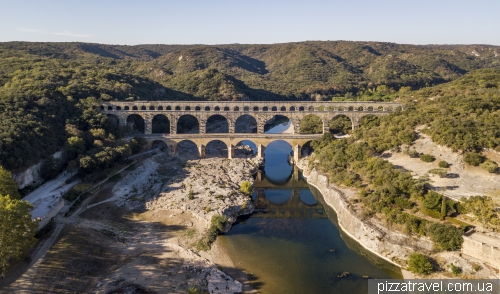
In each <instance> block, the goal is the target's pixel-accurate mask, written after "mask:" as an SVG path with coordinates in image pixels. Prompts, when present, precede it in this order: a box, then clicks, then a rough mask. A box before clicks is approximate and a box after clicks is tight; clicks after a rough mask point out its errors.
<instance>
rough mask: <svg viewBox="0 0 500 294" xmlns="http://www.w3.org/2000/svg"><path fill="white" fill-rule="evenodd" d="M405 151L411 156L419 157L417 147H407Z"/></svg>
mask: <svg viewBox="0 0 500 294" xmlns="http://www.w3.org/2000/svg"><path fill="white" fill-rule="evenodd" d="M403 153H405V154H408V156H410V157H411V158H417V157H418V152H417V150H415V149H407V150H405V151H404V152H403Z"/></svg>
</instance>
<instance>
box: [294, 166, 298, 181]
mask: <svg viewBox="0 0 500 294" xmlns="http://www.w3.org/2000/svg"><path fill="white" fill-rule="evenodd" d="M293 179H294V180H295V181H298V180H299V168H298V167H297V165H295V164H294V165H293Z"/></svg>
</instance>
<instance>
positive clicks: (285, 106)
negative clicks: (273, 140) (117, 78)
mask: <svg viewBox="0 0 500 294" xmlns="http://www.w3.org/2000/svg"><path fill="white" fill-rule="evenodd" d="M398 108H399V109H403V105H402V104H401V103H395V102H314V101H293V102H290V101H266V102H256V101H225V102H223V101H220V102H207V101H184V102H183V101H147V102H145V101H137V102H116V101H113V102H103V103H102V104H101V106H100V109H101V112H102V113H105V114H107V115H114V116H115V117H116V118H117V119H118V122H119V124H120V125H121V126H126V125H127V122H128V123H130V121H131V116H132V115H134V116H136V117H140V118H141V119H142V120H143V121H144V133H145V134H151V133H153V129H154V122H155V118H156V117H158V116H163V117H164V118H166V119H167V120H168V122H169V125H170V128H169V130H167V131H162V132H161V133H170V134H177V130H178V128H179V126H178V123H179V121H180V120H181V119H182V118H183V117H185V116H192V117H194V118H195V119H196V120H197V121H198V123H199V133H201V134H204V133H205V132H206V126H207V121H208V119H209V118H210V117H212V116H214V115H220V116H223V117H224V118H225V119H226V120H227V123H228V127H229V133H235V125H236V124H237V123H238V120H239V119H240V118H241V117H242V116H251V117H252V118H254V119H255V120H256V123H257V133H258V134H263V133H264V125H265V124H266V122H268V121H269V120H271V119H272V118H273V117H274V116H276V115H282V116H285V117H287V118H289V119H290V120H291V121H292V124H293V131H294V134H299V133H300V121H301V120H302V119H303V118H304V117H306V116H308V115H316V116H318V117H319V118H321V120H322V122H323V132H328V130H329V122H330V120H331V119H332V118H333V117H335V116H337V115H345V116H346V117H348V118H349V119H350V120H351V123H352V128H353V129H355V128H356V127H357V126H358V125H359V121H360V119H361V118H362V117H363V116H366V115H386V114H389V113H391V112H393V111H395V110H396V109H398Z"/></svg>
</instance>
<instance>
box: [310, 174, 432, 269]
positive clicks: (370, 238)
mask: <svg viewBox="0 0 500 294" xmlns="http://www.w3.org/2000/svg"><path fill="white" fill-rule="evenodd" d="M307 182H308V183H309V184H310V185H312V186H314V187H316V188H317V189H318V190H319V191H320V192H321V194H322V195H323V198H324V200H325V202H326V204H328V205H329V206H330V207H332V208H333V209H334V210H335V212H336V213H337V217H338V224H339V226H340V227H341V229H342V230H343V231H344V232H345V233H346V234H347V235H349V236H350V237H351V238H352V239H354V240H355V241H357V242H358V243H359V244H360V245H361V246H363V247H364V248H365V249H367V250H369V251H371V252H373V253H374V254H376V255H378V256H379V257H381V258H383V259H385V260H387V261H389V262H391V263H393V264H395V265H398V266H402V265H403V261H404V260H406V259H407V257H408V255H409V254H411V253H413V252H415V251H418V252H422V253H425V254H429V253H430V251H431V250H432V246H433V245H432V242H431V241H430V240H428V239H426V238H420V239H419V240H418V241H416V240H415V238H412V237H410V236H407V235H404V234H400V233H397V232H393V231H389V230H386V231H382V230H380V229H379V228H377V227H376V226H375V225H373V224H372V223H371V222H370V220H369V219H365V220H362V219H361V218H360V217H359V216H358V215H357V214H356V212H355V211H353V210H352V208H351V205H350V203H349V201H348V200H347V199H346V198H345V196H344V194H343V193H342V192H341V191H340V190H338V189H336V188H335V187H333V185H330V184H329V180H328V177H327V176H325V175H322V174H320V173H319V172H318V171H317V170H316V169H313V170H312V171H311V172H310V174H309V176H308V177H307Z"/></svg>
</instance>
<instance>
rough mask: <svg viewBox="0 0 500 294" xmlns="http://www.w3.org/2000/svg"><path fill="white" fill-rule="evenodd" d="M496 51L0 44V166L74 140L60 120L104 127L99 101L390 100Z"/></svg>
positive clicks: (343, 45) (455, 74) (474, 65)
mask: <svg viewBox="0 0 500 294" xmlns="http://www.w3.org/2000/svg"><path fill="white" fill-rule="evenodd" d="M499 54H500V48H499V47H498V46H486V45H470V46H464V45H449V46H441V45H440V46H415V45H400V44H393V43H378V42H346V41H338V42H302V43H287V44H274V45H240V44H231V45H220V46H219V45H218V46H205V45H139V46H118V45H101V44H85V43H27V42H10V43H0V165H2V166H4V167H5V168H7V169H9V170H15V169H19V168H23V167H27V166H29V165H31V164H33V163H35V162H37V161H38V160H40V159H42V158H45V157H47V156H48V155H49V154H52V153H53V152H55V151H56V150H58V149H59V148H61V147H62V146H64V144H65V142H66V140H67V138H68V137H71V136H74V134H70V133H68V131H67V126H68V125H71V126H74V127H76V128H77V129H78V130H80V131H83V132H88V131H89V130H91V129H99V128H106V118H105V117H103V116H100V115H99V114H97V113H96V112H95V111H92V110H91V108H92V105H95V104H96V103H98V101H99V100H129V101H133V100H197V99H199V100H205V99H208V100H243V99H250V100H282V99H287V100H294V99H315V100H331V99H368V100H390V99H393V98H395V97H396V96H398V95H399V94H404V93H408V91H410V90H418V89H422V88H426V87H428V86H433V85H437V84H442V83H445V82H448V81H452V80H455V79H457V78H459V77H461V76H463V75H464V74H466V73H468V72H470V71H474V70H476V69H481V68H498V67H500V57H499ZM422 91H423V90H422ZM65 129H66V131H64V130H65ZM493 145H496V143H495V144H493ZM87 148H91V146H87Z"/></svg>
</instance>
